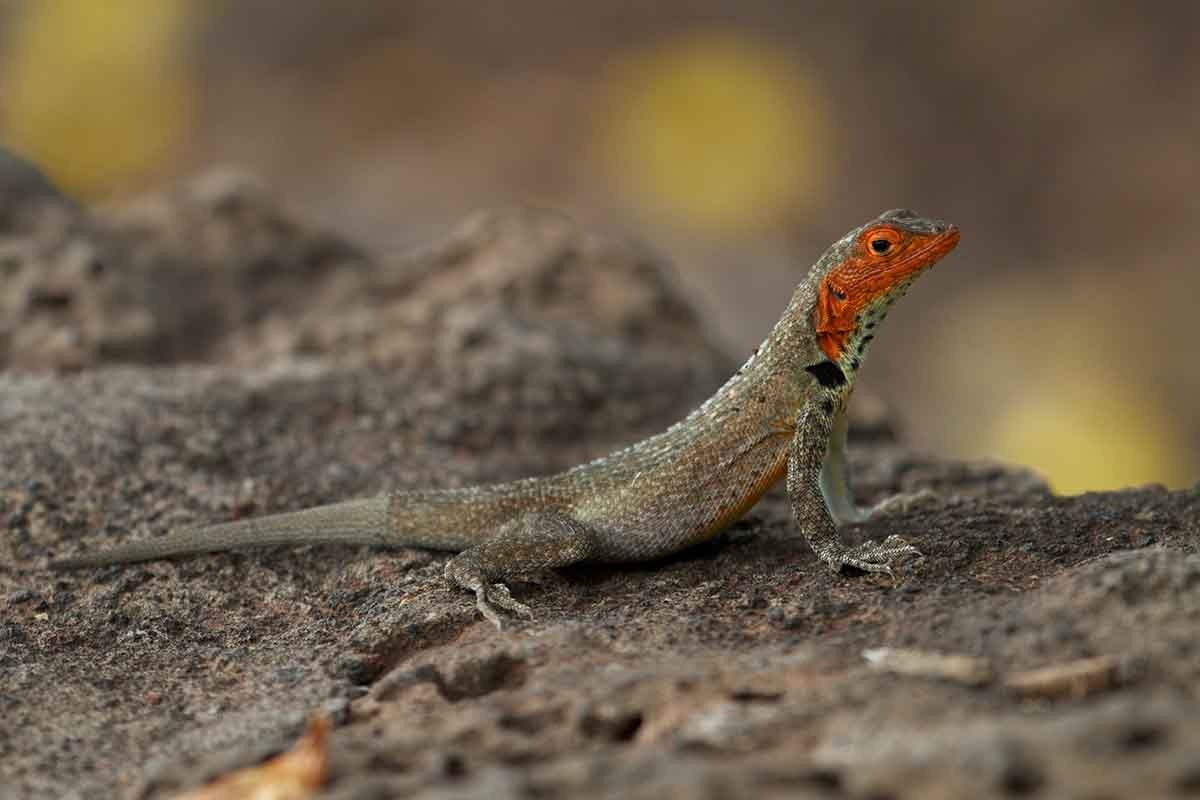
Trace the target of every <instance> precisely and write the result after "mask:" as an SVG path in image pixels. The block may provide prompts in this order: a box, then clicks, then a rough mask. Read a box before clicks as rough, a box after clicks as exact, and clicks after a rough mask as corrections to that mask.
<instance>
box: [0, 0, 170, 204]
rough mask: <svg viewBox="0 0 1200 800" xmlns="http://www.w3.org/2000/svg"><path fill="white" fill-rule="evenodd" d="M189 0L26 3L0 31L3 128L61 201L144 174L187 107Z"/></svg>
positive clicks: (165, 151)
mask: <svg viewBox="0 0 1200 800" xmlns="http://www.w3.org/2000/svg"><path fill="white" fill-rule="evenodd" d="M191 11H192V2H191V0H118V1H117V2H109V1H108V0H28V2H26V3H24V4H22V5H21V6H19V13H18V14H15V15H14V16H15V24H14V25H13V26H12V29H11V30H9V31H8V32H7V36H8V41H7V43H6V44H7V47H6V48H5V50H4V53H5V56H4V62H3V63H2V64H0V70H2V72H3V74H4V75H5V76H6V80H5V83H6V86H5V92H4V108H3V115H4V116H3V126H4V132H5V135H6V138H7V139H8V140H9V141H10V143H11V144H12V145H13V147H14V149H16V150H18V151H20V152H22V153H23V154H24V155H26V156H29V157H30V158H32V159H33V160H34V161H36V162H39V163H40V164H41V165H42V166H43V167H45V168H46V170H47V172H49V173H50V174H51V175H52V176H53V177H54V178H55V180H56V181H57V182H58V183H60V184H61V185H62V186H63V188H64V189H65V190H67V191H68V192H75V193H79V194H83V195H92V196H94V195H98V194H101V193H104V192H106V191H109V190H111V188H112V187H114V186H119V185H121V184H122V183H125V182H128V181H132V180H137V179H138V178H141V177H145V176H147V175H148V174H150V173H152V172H153V171H154V170H155V168H157V167H160V166H161V165H162V164H163V162H164V161H165V160H166V159H167V158H169V157H170V156H171V155H172V154H173V152H174V151H175V149H176V147H177V146H178V145H179V144H180V141H181V139H182V138H183V136H184V135H185V133H186V132H187V130H188V128H189V125H190V121H191V114H192V111H193V107H194V96H193V94H194V90H193V86H192V83H191V75H190V74H189V72H188V70H187V66H186V64H185V62H184V59H183V58H182V57H181V53H180V47H181V45H182V44H183V40H184V36H183V34H184V33H186V31H187V26H188V23H189V21H190V17H191Z"/></svg>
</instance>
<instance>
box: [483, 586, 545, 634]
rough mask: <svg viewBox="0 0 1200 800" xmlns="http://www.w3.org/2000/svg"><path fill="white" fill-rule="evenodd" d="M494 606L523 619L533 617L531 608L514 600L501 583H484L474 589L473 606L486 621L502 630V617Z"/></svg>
mask: <svg viewBox="0 0 1200 800" xmlns="http://www.w3.org/2000/svg"><path fill="white" fill-rule="evenodd" d="M496 606H499V607H500V608H502V609H504V610H505V611H508V612H511V613H513V614H515V615H517V616H518V617H522V618H523V619H533V609H531V608H530V607H529V606H527V605H525V604H524V603H522V602H520V601H518V600H514V599H513V596H512V595H511V594H510V593H509V591H508V587H507V586H505V585H504V584H503V583H493V584H492V585H491V586H487V585H486V584H485V585H482V586H480V587H479V588H477V589H476V590H475V607H476V608H478V609H479V613H480V614H482V615H483V616H484V618H486V619H487V621H488V622H490V623H492V624H493V625H495V626H496V630H498V631H501V630H504V618H503V617H502V616H500V614H499V613H498V612H497V611H496Z"/></svg>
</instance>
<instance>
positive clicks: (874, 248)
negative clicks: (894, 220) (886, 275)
mask: <svg viewBox="0 0 1200 800" xmlns="http://www.w3.org/2000/svg"><path fill="white" fill-rule="evenodd" d="M863 241H864V242H865V243H866V246H867V251H868V252H869V253H870V254H871V255H873V256H886V255H888V254H889V253H891V252H892V251H893V250H895V249H896V247H897V245H899V244H900V233H899V232H898V231H896V230H895V229H893V228H876V229H875V230H873V231H869V232H868V233H867V235H866V236H864V237H863Z"/></svg>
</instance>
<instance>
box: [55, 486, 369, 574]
mask: <svg viewBox="0 0 1200 800" xmlns="http://www.w3.org/2000/svg"><path fill="white" fill-rule="evenodd" d="M388 499H389V498H388V495H386V494H384V495H380V496H378V497H372V498H370V499H366V500H349V501H347V502H344V503H335V504H333V505H328V506H318V507H316V508H306V509H304V510H303V511H291V512H288V513H286V514H275V515H272V516H268V517H257V518H253V519H245V520H239V521H238V522H229V523H226V524H224V525H212V526H209V527H203V528H191V529H188V530H183V531H178V532H176V533H170V534H167V535H166V536H163V537H161V538H158V539H148V540H146V541H141V542H131V543H129V544H126V545H123V546H121V547H114V548H113V549H111V550H103V551H100V552H98V553H89V554H86V555H80V556H74V557H72V558H64V559H61V560H58V561H52V562H50V568H51V569H76V568H78V567H95V566H100V565H103V564H124V563H130V562H134V561H154V560H156V559H160V558H171V557H173V556H182V555H191V554H194V553H212V552H216V551H218V550H233V549H237V548H245V547H270V546H275V545H289V544H290V545H298V544H388V543H389V542H388V541H387V539H388V536H387V533H388Z"/></svg>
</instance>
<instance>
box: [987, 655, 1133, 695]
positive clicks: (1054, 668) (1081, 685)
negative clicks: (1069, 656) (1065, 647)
mask: <svg viewBox="0 0 1200 800" xmlns="http://www.w3.org/2000/svg"><path fill="white" fill-rule="evenodd" d="M1124 677H1125V671H1124V669H1123V668H1122V664H1121V661H1120V660H1119V659H1117V658H1116V657H1114V656H1096V657H1095V658H1082V659H1078V660H1076V661H1068V662H1066V663H1063V664H1052V665H1050V666H1048V667H1039V668H1038V669H1029V670H1021V671H1019V672H1010V673H1008V675H1006V676H1005V678H1004V685H1005V687H1006V688H1008V689H1012V690H1013V691H1015V692H1017V693H1018V694H1021V695H1024V696H1026V697H1040V698H1047V699H1052V698H1060V697H1073V698H1080V697H1087V696H1088V695H1092V694H1095V693H1097V692H1102V691H1105V690H1107V689H1111V688H1113V687H1115V686H1117V685H1118V684H1119V683H1121V681H1122V679H1123V678H1124Z"/></svg>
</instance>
